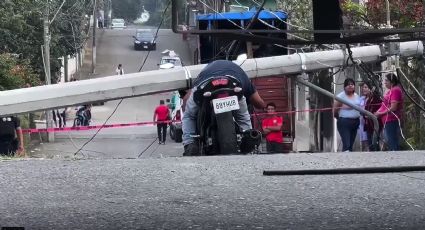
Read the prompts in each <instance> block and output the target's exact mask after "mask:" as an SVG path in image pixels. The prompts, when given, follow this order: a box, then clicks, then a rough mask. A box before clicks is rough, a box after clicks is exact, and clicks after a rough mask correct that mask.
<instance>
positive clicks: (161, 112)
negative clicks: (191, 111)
mask: <svg viewBox="0 0 425 230" xmlns="http://www.w3.org/2000/svg"><path fill="white" fill-rule="evenodd" d="M169 119H170V111H169V110H168V107H167V106H166V105H165V102H164V100H160V101H159V106H157V107H156V108H155V112H154V114H153V122H156V127H157V130H158V140H159V141H158V143H159V144H164V145H165V139H166V137H167V121H168V120H169Z"/></svg>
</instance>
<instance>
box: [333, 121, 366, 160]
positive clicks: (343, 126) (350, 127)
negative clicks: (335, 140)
mask: <svg viewBox="0 0 425 230" xmlns="http://www.w3.org/2000/svg"><path fill="white" fill-rule="evenodd" d="M359 124H360V119H359V118H344V117H340V118H338V121H337V123H336V125H337V128H338V132H339V135H340V136H341V141H342V151H343V152H345V151H350V152H351V151H353V144H354V141H355V140H356V136H357V129H358V128H359Z"/></svg>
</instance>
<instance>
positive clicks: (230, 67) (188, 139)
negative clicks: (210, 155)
mask: <svg viewBox="0 0 425 230" xmlns="http://www.w3.org/2000/svg"><path fill="white" fill-rule="evenodd" d="M225 75H230V76H233V77H235V78H236V79H238V80H239V81H240V82H241V85H242V92H243V97H242V98H241V99H240V100H239V107H240V109H239V110H237V111H235V113H234V116H235V121H236V123H237V124H238V125H239V127H240V128H241V129H242V130H250V129H252V124H251V118H250V114H249V112H248V104H252V105H253V106H254V107H256V108H258V109H264V108H265V107H266V105H265V103H264V101H263V99H262V98H261V97H260V95H259V94H258V92H257V90H256V89H255V87H254V85H253V84H252V83H251V81H250V80H249V78H248V76H247V75H246V73H245V72H244V71H243V70H242V68H241V67H240V66H238V65H237V64H235V63H233V62H232V61H227V60H217V61H214V62H211V63H210V64H208V65H207V66H206V67H205V68H204V69H203V70H202V71H201V73H200V74H199V75H198V77H197V79H196V80H195V82H194V83H193V85H194V87H193V88H192V89H190V90H188V92H187V93H186V95H185V96H184V98H183V108H185V109H184V116H183V120H182V129H183V145H184V154H183V155H184V156H192V155H197V154H198V153H199V147H198V145H197V144H196V143H194V139H193V137H192V136H193V135H195V134H196V117H197V115H198V110H199V106H198V105H197V104H196V103H195V101H194V99H193V93H194V92H195V91H196V90H197V87H198V86H199V85H200V83H202V82H204V81H205V80H208V79H210V78H213V77H217V76H225Z"/></svg>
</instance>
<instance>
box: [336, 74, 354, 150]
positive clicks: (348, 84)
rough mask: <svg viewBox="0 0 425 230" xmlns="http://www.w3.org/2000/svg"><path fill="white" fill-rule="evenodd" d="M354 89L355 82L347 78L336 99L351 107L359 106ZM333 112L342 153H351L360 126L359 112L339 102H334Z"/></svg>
mask: <svg viewBox="0 0 425 230" xmlns="http://www.w3.org/2000/svg"><path fill="white" fill-rule="evenodd" d="M355 89H356V83H355V81H354V80H353V79H351V78H347V79H345V81H344V91H342V92H341V93H339V94H338V95H337V97H338V98H341V99H345V100H346V101H349V102H350V104H352V105H357V106H360V97H359V95H358V94H357V93H356V92H355ZM333 112H334V117H335V118H336V119H337V128H338V132H339V135H340V136H341V141H342V151H343V152H352V151H353V144H354V141H355V140H356V136H357V129H358V128H359V124H360V112H359V111H357V110H355V109H353V108H351V107H350V106H348V105H346V104H342V103H341V102H339V101H335V102H334V108H333Z"/></svg>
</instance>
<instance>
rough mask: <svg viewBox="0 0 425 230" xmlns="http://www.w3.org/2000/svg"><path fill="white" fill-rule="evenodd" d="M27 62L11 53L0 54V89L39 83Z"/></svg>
mask: <svg viewBox="0 0 425 230" xmlns="http://www.w3.org/2000/svg"><path fill="white" fill-rule="evenodd" d="M40 83H41V82H40V79H39V78H38V76H37V74H35V73H33V72H32V68H31V66H29V64H28V63H26V62H22V61H21V60H19V59H18V58H16V57H14V55H11V54H0V91H3V90H11V89H16V88H22V87H26V86H27V85H30V86H36V85H40Z"/></svg>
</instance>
